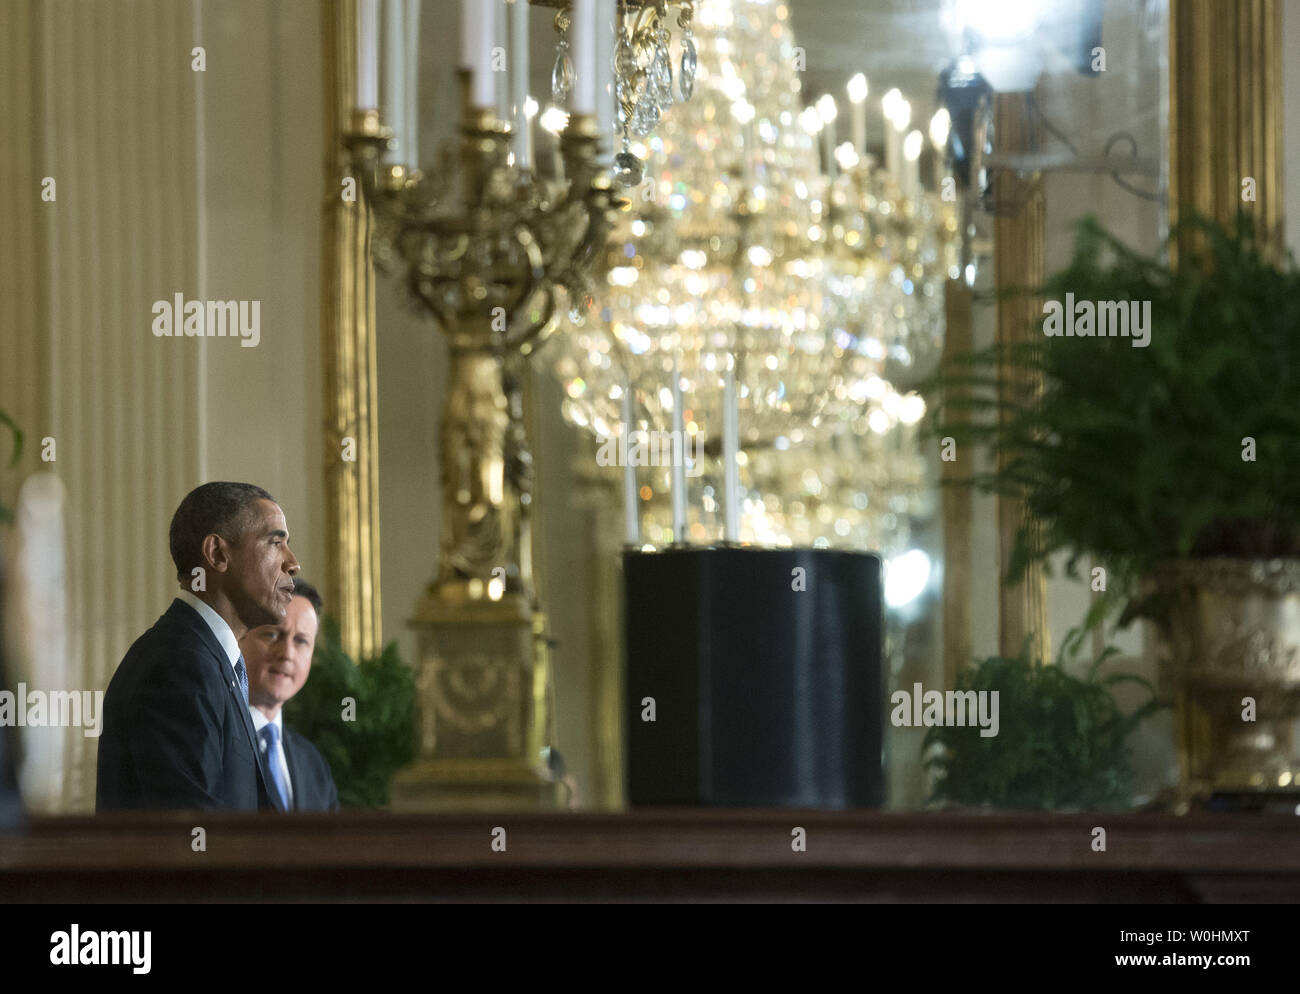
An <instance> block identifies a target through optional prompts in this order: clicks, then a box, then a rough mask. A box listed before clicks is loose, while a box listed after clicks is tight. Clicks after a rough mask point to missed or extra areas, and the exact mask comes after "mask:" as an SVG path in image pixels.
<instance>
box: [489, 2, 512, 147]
mask: <svg viewBox="0 0 1300 994" xmlns="http://www.w3.org/2000/svg"><path fill="white" fill-rule="evenodd" d="M484 2H485V3H487V4H488V6H490V7H491V8H492V55H491V56H490V58H491V61H490V62H489V66H490V67H491V69H492V86H493V91H494V92H495V93H496V108H497V120H499V121H502V122H507V121H511V120H513V118H512V117H511V115H510V66H511V63H510V61H509V59H506V61H505V62H504V63H503V62H501V61H498V60H497V58H496V54H497V51H498V48H499V49H500V52H501V54H502V56H503V57H504V56H507V55H511V54H513V53H512V52H511V50H510V11H511V9H513V4H507V2H506V0H484Z"/></svg>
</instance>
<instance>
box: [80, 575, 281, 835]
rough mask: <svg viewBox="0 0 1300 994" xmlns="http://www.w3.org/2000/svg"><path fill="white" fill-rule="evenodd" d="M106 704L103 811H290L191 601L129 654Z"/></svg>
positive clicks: (171, 611)
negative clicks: (273, 786) (273, 787)
mask: <svg viewBox="0 0 1300 994" xmlns="http://www.w3.org/2000/svg"><path fill="white" fill-rule="evenodd" d="M103 707H104V726H103V731H102V732H101V733H100V737H99V784H98V787H97V790H96V799H95V806H96V808H97V809H98V810H100V811H107V810H111V809H114V808H175V809H182V808H184V809H189V808H201V809H218V810H226V811H257V810H259V809H271V810H277V811H278V810H282V806H281V803H280V799H279V797H278V796H275V797H274V798H273V797H272V794H271V793H270V792H268V790H267V785H268V784H269V783H271V779H270V774H269V773H268V772H267V771H266V769H265V767H264V766H263V761H262V759H261V756H260V751H259V750H258V749H257V740H256V738H255V735H254V731H253V719H252V717H251V716H250V715H249V713H248V707H247V706H246V705H245V704H244V696H243V694H242V693H241V692H240V690H239V685H238V683H236V681H235V674H234V670H233V669H232V667H231V665H230V660H229V659H228V658H226V654H225V651H224V650H223V649H222V648H221V643H220V642H219V641H218V640H217V637H216V636H215V635H214V634H213V633H212V629H211V628H209V627H208V624H207V622H206V621H204V620H203V618H202V617H201V616H200V615H199V613H198V612H197V611H196V610H194V608H192V607H190V606H189V605H188V604H186V603H185V602H184V601H182V600H180V599H177V600H174V601H172V605H171V607H169V608H168V609H167V613H166V614H164V615H163V616H162V617H161V618H159V619H158V621H157V622H156V623H155V624H154V626H153V627H152V628H150V629H149V630H148V631H147V632H145V633H144V634H143V635H141V636H140V637H139V638H138V639H136V640H135V644H134V645H132V646H131V648H130V649H129V650H127V653H126V656H125V657H124V658H123V659H122V662H121V665H119V666H118V668H117V672H116V673H114V674H113V679H112V680H110V681H109V684H108V690H107V691H105V693H104V705H103Z"/></svg>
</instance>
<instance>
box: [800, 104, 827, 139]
mask: <svg viewBox="0 0 1300 994" xmlns="http://www.w3.org/2000/svg"><path fill="white" fill-rule="evenodd" d="M799 126H800V127H802V128H803V129H804V131H806V132H807V133H808V134H810V135H816V134H818V133H819V132H820V131H821V130H822V128H823V127H825V125H824V124H823V123H822V118H821V115H820V114H818V113H817V111H816V109H815V108H813V107H805V108H804V109H803V110H802V111H800V112H799Z"/></svg>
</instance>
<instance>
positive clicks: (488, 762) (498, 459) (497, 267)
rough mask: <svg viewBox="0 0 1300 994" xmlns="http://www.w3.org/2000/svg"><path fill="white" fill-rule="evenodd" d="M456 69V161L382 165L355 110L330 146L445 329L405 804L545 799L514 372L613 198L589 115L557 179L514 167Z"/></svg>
mask: <svg viewBox="0 0 1300 994" xmlns="http://www.w3.org/2000/svg"><path fill="white" fill-rule="evenodd" d="M468 81H469V74H468V73H463V74H462V84H463V92H464V94H465V99H464V105H463V120H462V125H461V129H460V148H459V152H460V154H459V168H458V169H452V170H451V174H450V175H448V174H447V173H446V172H441V173H439V174H438V175H436V176H435V175H433V174H424V173H421V172H413V171H407V170H406V169H404V168H403V167H401V166H393V165H386V164H385V163H384V162H383V151H384V149H385V148H386V147H387V144H388V140H389V138H390V137H391V132H390V131H388V129H386V128H385V127H384V126H383V125H382V122H381V121H380V118H379V114H378V112H377V111H376V110H373V109H362V110H358V111H357V112H356V113H355V115H354V119H353V127H352V129H351V131H350V133H349V134H348V135H347V136H346V137H345V143H346V145H347V147H348V150H349V153H350V156H351V159H352V165H353V169H354V172H355V174H356V175H357V177H358V179H359V182H360V185H361V187H362V190H363V192H364V196H365V199H366V202H367V203H368V204H369V205H370V206H371V207H372V208H373V210H374V215H375V222H376V225H375V230H376V232H377V245H376V255H377V256H381V257H382V258H385V259H387V260H388V262H389V264H390V265H394V266H396V265H400V266H402V267H404V278H405V283H406V286H407V288H408V289H409V291H410V292H411V293H412V295H413V296H414V298H415V299H416V300H417V301H418V302H419V304H420V306H421V309H422V310H424V311H425V312H427V313H428V314H429V315H430V316H431V317H432V318H433V320H434V323H435V324H436V325H437V326H438V328H439V329H440V330H441V331H442V332H443V333H444V334H445V335H446V336H447V341H448V345H449V347H450V352H449V375H448V384H447V394H446V398H445V401H444V405H443V417H442V425H441V433H440V441H441V467H440V468H441V486H442V518H441V523H442V533H441V549H440V556H439V563H438V569H437V573H436V576H435V578H434V580H433V581H432V582H431V583H430V584H429V586H428V587H427V588H426V590H425V593H424V596H423V598H422V599H421V601H420V604H419V605H418V607H417V610H416V614H415V617H414V618H413V619H412V622H411V624H412V626H413V627H414V628H415V629H416V631H417V634H418V637H419V660H418V666H417V688H418V689H417V692H418V710H419V731H420V734H419V755H418V758H417V760H416V762H415V763H414V764H413V766H411V767H409V768H407V769H406V770H405V771H403V772H402V773H400V774H399V775H398V777H397V778H396V780H395V781H394V785H393V804H394V806H395V807H397V808H402V809H420V808H430V807H448V806H451V807H459V808H465V807H479V806H483V807H496V808H499V807H502V806H510V805H523V806H536V805H538V804H547V803H549V802H550V800H551V798H552V797H553V796H554V792H553V790H552V789H551V787H552V785H551V784H550V782H549V781H548V779H547V777H546V775H545V773H544V772H542V771H539V770H538V768H537V763H538V757H539V756H540V754H541V750H542V748H543V747H544V746H545V745H547V744H548V739H549V735H550V727H549V726H550V714H549V708H548V705H547V702H548V700H549V698H550V695H549V693H548V692H547V689H548V685H549V681H550V678H549V665H548V662H547V654H546V649H545V636H544V630H545V616H544V614H543V612H542V610H541V606H540V605H539V604H538V603H537V598H536V593H535V590H534V585H533V579H532V570H531V554H530V550H531V544H532V542H531V532H530V509H531V505H532V499H533V498H532V493H533V483H532V481H533V472H532V465H533V464H532V455H531V453H530V451H529V446H528V440H527V437H526V433H525V431H524V423H523V411H522V393H521V384H522V372H523V370H522V363H523V361H524V359H525V358H526V357H527V356H528V355H529V354H530V353H531V352H532V351H533V349H534V348H536V347H537V346H538V345H539V344H540V343H541V342H542V341H544V340H545V338H546V337H547V336H548V335H549V334H550V333H551V331H552V330H553V329H554V327H555V325H556V317H557V314H558V313H559V308H560V307H561V306H566V305H565V304H564V301H565V300H566V299H567V300H568V301H569V302H571V303H573V304H585V302H586V301H587V300H588V299H589V298H590V287H589V280H590V279H591V275H590V272H591V269H592V266H593V265H594V264H595V262H596V260H597V258H598V257H599V255H600V250H601V249H602V248H603V247H604V244H605V240H606V238H607V237H608V232H609V229H610V226H611V219H612V213H613V211H614V209H615V208H616V207H617V205H618V202H617V201H616V199H615V198H614V196H613V194H612V193H611V189H610V181H609V177H608V173H607V170H606V168H605V167H604V165H603V164H602V162H601V159H600V152H601V149H600V135H599V134H598V132H597V127H596V122H595V119H594V118H593V117H592V116H590V115H573V116H572V117H571V118H570V120H569V125H568V128H567V130H566V131H565V132H564V134H563V136H562V138H561V159H562V162H563V166H564V176H565V179H560V178H558V177H557V178H553V179H547V180H543V179H540V178H538V177H536V176H535V175H533V174H532V173H531V172H524V171H522V170H520V169H518V168H516V167H515V166H514V165H513V164H512V162H511V159H510V155H509V142H510V131H509V130H508V128H507V127H506V126H505V125H504V124H503V123H502V122H500V121H498V120H497V119H496V117H495V115H494V112H493V111H492V110H491V109H490V108H482V107H475V106H472V105H471V102H470V100H469V86H468Z"/></svg>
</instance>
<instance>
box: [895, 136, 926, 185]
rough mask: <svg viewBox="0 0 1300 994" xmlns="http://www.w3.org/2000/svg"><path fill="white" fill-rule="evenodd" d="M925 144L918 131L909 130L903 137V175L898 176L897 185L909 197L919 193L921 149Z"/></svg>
mask: <svg viewBox="0 0 1300 994" xmlns="http://www.w3.org/2000/svg"><path fill="white" fill-rule="evenodd" d="M924 146H925V137H924V136H923V135H922V134H921V132H919V131H912V132H909V133H908V135H907V137H906V138H904V139H903V175H902V176H900V177H899V186H901V187H902V190H903V193H905V194H906V195H907V196H909V197H917V196H920V193H921V149H922V148H923V147H924Z"/></svg>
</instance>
